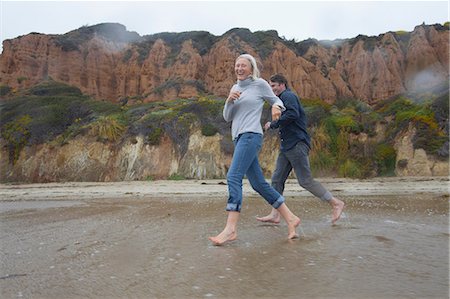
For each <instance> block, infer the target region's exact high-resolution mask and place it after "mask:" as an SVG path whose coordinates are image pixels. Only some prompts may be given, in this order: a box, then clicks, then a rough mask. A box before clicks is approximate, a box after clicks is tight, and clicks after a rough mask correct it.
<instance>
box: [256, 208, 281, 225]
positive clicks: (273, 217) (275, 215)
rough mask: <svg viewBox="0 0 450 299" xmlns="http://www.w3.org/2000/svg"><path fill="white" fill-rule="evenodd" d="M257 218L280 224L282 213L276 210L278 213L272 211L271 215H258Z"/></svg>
mask: <svg viewBox="0 0 450 299" xmlns="http://www.w3.org/2000/svg"><path fill="white" fill-rule="evenodd" d="M275 211H276V210H275ZM256 220H258V221H261V222H267V223H274V224H278V223H280V214H279V213H278V212H276V213H273V212H272V213H270V214H269V215H267V216H264V217H256Z"/></svg>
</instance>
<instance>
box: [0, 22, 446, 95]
mask: <svg viewBox="0 0 450 299" xmlns="http://www.w3.org/2000/svg"><path fill="white" fill-rule="evenodd" d="M448 45H449V31H448V27H444V26H442V25H421V26H417V27H416V28H415V29H414V31H413V32H402V33H395V32H388V33H385V34H381V35H379V36H377V37H367V36H358V37H356V38H354V39H349V40H338V41H332V42H330V41H326V42H324V41H317V40H307V41H303V42H300V43H294V42H289V41H286V40H284V39H281V38H280V37H278V34H277V33H276V32H274V31H267V32H255V33H251V32H250V31H249V30H247V29H232V30H230V31H228V32H227V33H225V34H224V35H222V36H219V37H217V36H213V35H211V34H209V33H207V32H192V33H186V34H182V33H180V34H172V35H171V34H156V35H151V36H144V37H140V36H139V35H137V34H136V33H134V34H133V33H132V32H128V31H126V29H125V27H124V26H122V25H120V24H100V25H95V26H91V27H82V28H80V29H77V30H74V31H72V32H69V33H67V34H64V35H45V34H37V33H31V34H28V35H25V36H21V37H18V38H15V39H12V40H5V41H4V42H3V53H2V54H1V56H0V85H3V86H9V87H11V88H13V89H14V90H18V89H21V88H26V87H30V86H32V85H34V84H36V83H38V82H40V81H42V80H45V79H48V78H49V77H50V78H52V79H53V80H55V81H60V82H64V83H67V84H69V85H74V86H76V87H78V88H80V89H81V91H82V92H83V93H85V94H88V95H91V96H93V97H94V98H97V99H102V100H109V101H112V102H119V101H121V100H123V99H127V100H129V101H133V100H141V101H144V102H148V101H155V100H172V99H175V98H189V97H192V96H195V95H198V94H199V93H210V94H214V95H217V96H225V95H227V94H228V91H229V88H230V86H231V85H232V84H233V82H234V80H235V77H234V74H233V64H234V60H235V58H236V57H237V55H238V54H239V53H242V52H248V53H250V54H252V55H254V56H256V57H257V58H258V60H259V61H260V62H261V66H262V76H263V77H264V78H266V79H267V78H268V77H269V76H270V75H271V74H273V73H276V72H281V73H284V74H285V75H286V76H287V78H289V81H290V85H291V87H292V88H293V89H294V90H295V91H296V92H297V93H298V94H299V95H300V96H301V97H303V98H320V99H323V100H325V101H327V102H334V101H336V100H339V99H340V98H357V99H360V100H363V101H365V102H367V103H369V104H372V103H375V102H377V101H380V100H384V99H387V98H389V97H392V96H394V95H398V94H402V93H411V92H416V91H420V90H423V89H430V88H434V87H437V86H440V85H441V84H442V83H445V82H447V81H448V79H449V57H448Z"/></svg>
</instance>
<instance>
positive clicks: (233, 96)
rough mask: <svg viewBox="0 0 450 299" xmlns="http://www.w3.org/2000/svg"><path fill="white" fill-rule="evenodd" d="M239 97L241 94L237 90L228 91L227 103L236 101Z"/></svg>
mask: <svg viewBox="0 0 450 299" xmlns="http://www.w3.org/2000/svg"><path fill="white" fill-rule="evenodd" d="M240 96H241V92H240V91H237V90H230V94H229V95H228V98H227V102H232V103H234V101H236V100H238V99H239V97H240Z"/></svg>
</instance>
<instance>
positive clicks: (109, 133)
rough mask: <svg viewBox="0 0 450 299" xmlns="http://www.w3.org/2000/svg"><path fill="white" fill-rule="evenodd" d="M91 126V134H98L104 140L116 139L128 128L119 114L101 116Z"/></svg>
mask: <svg viewBox="0 0 450 299" xmlns="http://www.w3.org/2000/svg"><path fill="white" fill-rule="evenodd" d="M89 127H90V130H91V134H92V135H94V136H97V137H98V138H99V139H100V140H102V141H116V140H118V139H119V138H120V137H121V136H122V134H123V133H124V131H125V129H126V127H125V125H124V124H123V122H122V121H121V120H120V116H118V115H107V116H100V117H99V118H98V119H97V120H96V121H95V122H93V123H91V124H90V125H89Z"/></svg>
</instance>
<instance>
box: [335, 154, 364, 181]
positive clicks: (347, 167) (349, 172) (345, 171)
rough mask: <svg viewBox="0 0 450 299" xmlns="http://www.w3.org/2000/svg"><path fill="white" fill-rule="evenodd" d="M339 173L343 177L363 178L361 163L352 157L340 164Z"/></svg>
mask: <svg viewBox="0 0 450 299" xmlns="http://www.w3.org/2000/svg"><path fill="white" fill-rule="evenodd" d="M338 173H339V175H340V176H342V177H349V178H361V177H362V173H361V165H360V164H359V163H358V162H356V161H354V160H351V159H347V160H345V161H344V163H342V164H341V165H340V166H339V169H338Z"/></svg>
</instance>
